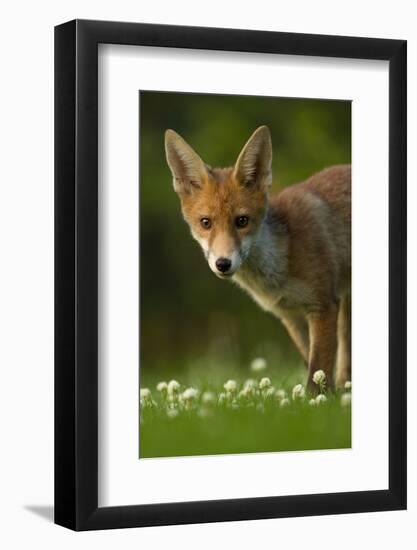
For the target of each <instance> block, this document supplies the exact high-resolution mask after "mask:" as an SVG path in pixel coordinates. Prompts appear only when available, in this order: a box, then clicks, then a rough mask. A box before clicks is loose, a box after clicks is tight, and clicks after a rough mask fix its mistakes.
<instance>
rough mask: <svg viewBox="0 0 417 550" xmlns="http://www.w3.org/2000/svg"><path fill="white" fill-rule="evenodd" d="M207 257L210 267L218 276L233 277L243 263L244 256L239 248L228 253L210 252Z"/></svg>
mask: <svg viewBox="0 0 417 550" xmlns="http://www.w3.org/2000/svg"><path fill="white" fill-rule="evenodd" d="M207 259H208V264H209V266H210V269H211V270H212V271H213V273H214V274H215V275H217V276H218V277H231V276H232V275H233V274H234V273H235V272H236V271H237V270H238V269H239V267H240V266H241V264H242V257H241V254H240V252H239V251H238V250H234V251H232V252H230V253H228V254H227V255H217V254H215V253H213V252H209V254H208V257H207Z"/></svg>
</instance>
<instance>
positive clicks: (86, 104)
mask: <svg viewBox="0 0 417 550" xmlns="http://www.w3.org/2000/svg"><path fill="white" fill-rule="evenodd" d="M55 197H56V200H55V269H56V272H55V293H56V295H55V303H56V311H55V522H56V523H57V524H60V525H63V526H65V527H68V528H71V529H74V530H91V529H107V528H123V527H140V526H150V525H167V524H178V523H197V522H213V521H232V520H233V521H234V520H246V519H261V518H277V517H289V516H306V515H323V514H339V513H353V512H370V511H381V510H397V509H398V510H399V509H404V508H405V507H406V42H405V41H403V40H386V39H376V38H375V39H374V38H355V37H339V36H320V35H306V34H288V33H279V32H260V31H246V30H236V29H214V28H193V27H175V26H163V25H148V24H141V23H116V22H104V21H80V20H76V21H70V22H68V23H65V24H63V25H60V26H58V27H56V29H55Z"/></svg>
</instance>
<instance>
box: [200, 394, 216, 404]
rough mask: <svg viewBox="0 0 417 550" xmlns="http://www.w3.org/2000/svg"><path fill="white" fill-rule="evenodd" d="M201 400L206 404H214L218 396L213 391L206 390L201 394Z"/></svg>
mask: <svg viewBox="0 0 417 550" xmlns="http://www.w3.org/2000/svg"><path fill="white" fill-rule="evenodd" d="M201 401H202V403H204V405H213V404H214V403H215V402H216V396H215V394H214V393H213V392H212V391H205V392H204V393H203V395H202V396H201Z"/></svg>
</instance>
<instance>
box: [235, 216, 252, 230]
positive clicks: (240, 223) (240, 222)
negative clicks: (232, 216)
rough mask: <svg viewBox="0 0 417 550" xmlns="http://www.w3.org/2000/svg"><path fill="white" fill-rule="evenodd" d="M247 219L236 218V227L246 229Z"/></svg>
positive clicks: (244, 217)
mask: <svg viewBox="0 0 417 550" xmlns="http://www.w3.org/2000/svg"><path fill="white" fill-rule="evenodd" d="M248 222H249V218H248V216H238V217H237V218H236V227H239V228H241V227H246V226H247V225H248Z"/></svg>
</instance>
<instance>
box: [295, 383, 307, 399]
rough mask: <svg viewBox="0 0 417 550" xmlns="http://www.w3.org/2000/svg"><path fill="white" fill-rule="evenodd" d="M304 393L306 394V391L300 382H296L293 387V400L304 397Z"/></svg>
mask: <svg viewBox="0 0 417 550" xmlns="http://www.w3.org/2000/svg"><path fill="white" fill-rule="evenodd" d="M305 395H306V392H305V389H304V386H303V385H302V384H297V385H296V386H294V387H293V389H292V398H293V400H294V401H296V400H302V399H304V397H305Z"/></svg>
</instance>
